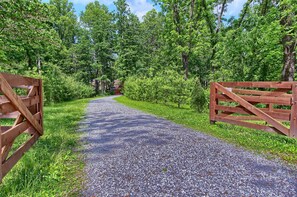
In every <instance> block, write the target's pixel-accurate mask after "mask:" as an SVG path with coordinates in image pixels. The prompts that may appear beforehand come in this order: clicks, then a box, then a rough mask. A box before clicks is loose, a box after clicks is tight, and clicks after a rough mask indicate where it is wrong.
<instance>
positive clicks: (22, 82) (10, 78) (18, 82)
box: [0, 73, 39, 88]
mask: <svg viewBox="0 0 297 197" xmlns="http://www.w3.org/2000/svg"><path fill="white" fill-rule="evenodd" d="M0 75H2V76H3V77H4V79H5V80H6V81H7V82H8V83H9V85H10V86H11V87H20V88H26V86H27V87H28V86H39V80H38V79H34V78H29V77H23V76H19V75H13V74H8V73H0Z"/></svg>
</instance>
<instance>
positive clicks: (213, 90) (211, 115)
mask: <svg viewBox="0 0 297 197" xmlns="http://www.w3.org/2000/svg"><path fill="white" fill-rule="evenodd" d="M210 94H211V95H216V94H217V90H216V87H215V83H214V82H211V83H210ZM216 105H217V99H216V97H210V103H209V120H210V123H215V116H216V113H217V112H216V109H215V106H216Z"/></svg>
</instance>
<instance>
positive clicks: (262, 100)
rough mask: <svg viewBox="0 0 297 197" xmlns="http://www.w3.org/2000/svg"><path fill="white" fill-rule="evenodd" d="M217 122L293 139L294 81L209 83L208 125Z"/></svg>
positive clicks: (296, 130) (296, 124)
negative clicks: (278, 134)
mask: <svg viewBox="0 0 297 197" xmlns="http://www.w3.org/2000/svg"><path fill="white" fill-rule="evenodd" d="M259 104H262V105H259ZM265 106H266V107H265ZM217 121H219V122H225V123H230V124H235V125H239V126H245V127H249V128H254V129H258V130H264V131H267V132H274V133H280V134H283V135H287V136H290V137H297V82H218V83H216V82H213V83H211V87H210V122H211V123H215V122H217ZM283 122H287V123H288V122H289V123H290V127H289V128H288V126H287V125H288V124H283Z"/></svg>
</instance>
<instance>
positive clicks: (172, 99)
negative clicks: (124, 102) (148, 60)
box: [124, 70, 194, 107]
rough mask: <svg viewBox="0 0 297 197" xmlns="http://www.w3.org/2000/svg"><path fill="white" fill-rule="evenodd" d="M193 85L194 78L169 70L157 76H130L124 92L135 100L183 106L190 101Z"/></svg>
mask: <svg viewBox="0 0 297 197" xmlns="http://www.w3.org/2000/svg"><path fill="white" fill-rule="evenodd" d="M163 76H166V77H163ZM193 87H194V80H190V79H189V80H185V79H184V78H183V76H181V75H179V74H178V73H177V72H175V71H171V70H168V71H164V72H163V73H160V74H159V75H156V76H155V77H137V76H134V77H129V78H128V79H127V80H126V81H125V84H124V94H125V95H126V96H127V97H128V98H131V99H134V100H139V101H150V102H155V103H160V102H162V103H164V104H175V105H177V106H178V107H181V106H182V105H185V104H189V103H190V100H191V92H192V89H193Z"/></svg>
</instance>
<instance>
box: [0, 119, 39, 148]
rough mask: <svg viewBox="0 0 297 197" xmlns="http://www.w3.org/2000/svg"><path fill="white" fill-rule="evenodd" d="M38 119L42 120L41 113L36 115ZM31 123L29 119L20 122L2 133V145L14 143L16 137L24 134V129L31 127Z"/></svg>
mask: <svg viewBox="0 0 297 197" xmlns="http://www.w3.org/2000/svg"><path fill="white" fill-rule="evenodd" d="M34 118H35V119H36V120H40V113H37V114H35V115H34ZM30 126H31V125H30V124H29V122H28V121H24V122H20V123H18V124H17V125H15V126H14V127H12V128H11V129H9V130H7V131H5V132H4V133H2V146H6V145H8V144H9V143H12V142H13V141H14V139H15V138H16V137H18V136H19V135H20V134H22V133H23V132H24V131H26V130H27V129H29V127H30Z"/></svg>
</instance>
